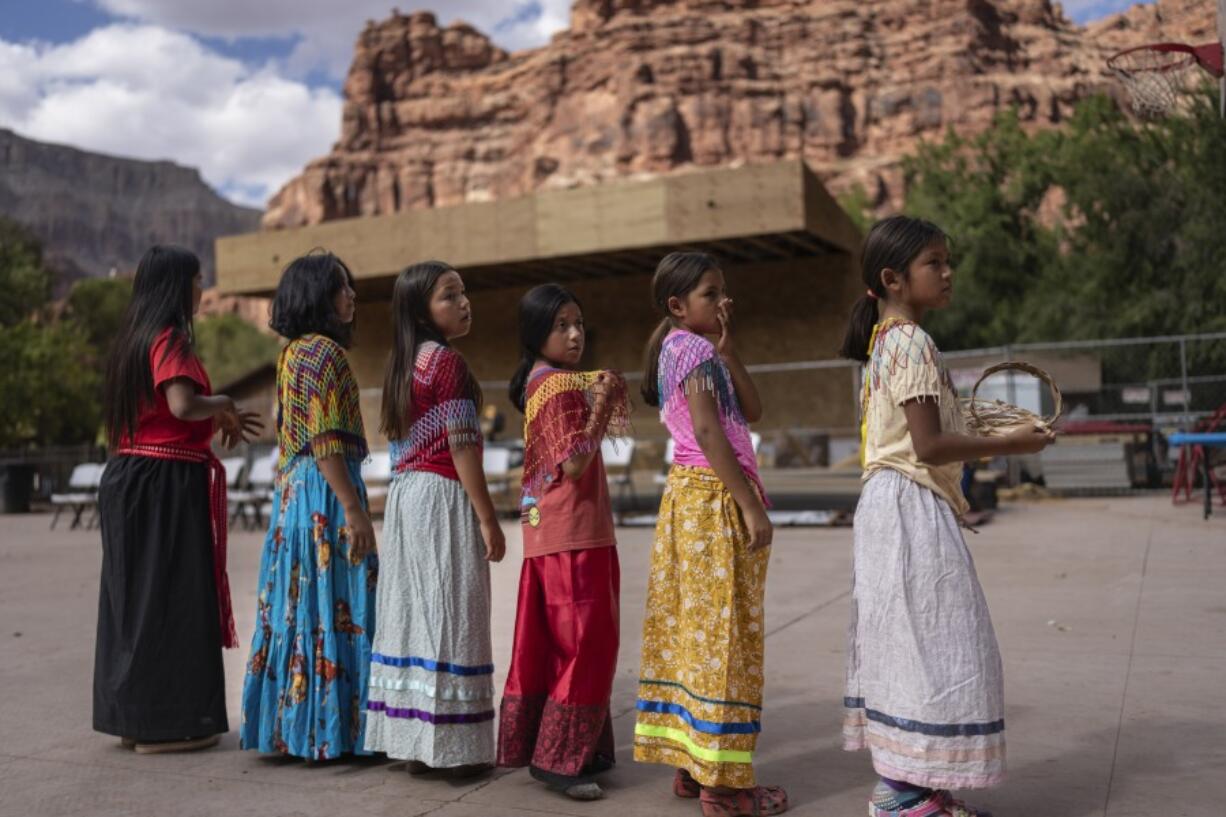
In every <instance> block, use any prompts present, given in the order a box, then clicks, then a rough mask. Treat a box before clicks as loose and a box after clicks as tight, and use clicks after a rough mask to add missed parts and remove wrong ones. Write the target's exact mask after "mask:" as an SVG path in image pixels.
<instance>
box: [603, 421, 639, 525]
mask: <svg viewBox="0 0 1226 817" xmlns="http://www.w3.org/2000/svg"><path fill="white" fill-rule="evenodd" d="M634 447H635V446H634V440H632V439H631V440H610V439H609V438H608V437H606V438H604V439H603V440H601V441H600V457H601V459H603V460H604V469H605V473H606V474H607V475H608V479H609V487H610V488H612V489H613V490H614V491H615V492H616V494H617V498H618V500H619V501H618V513H617V519H618V520H619V521H620V520H621V516H622V514H624V513H625V512H626V510H627V509H629V510H637V509H638V495H637V494H636V493H635V492H634V470H633V466H634ZM627 498H628V501H626V500H627Z"/></svg>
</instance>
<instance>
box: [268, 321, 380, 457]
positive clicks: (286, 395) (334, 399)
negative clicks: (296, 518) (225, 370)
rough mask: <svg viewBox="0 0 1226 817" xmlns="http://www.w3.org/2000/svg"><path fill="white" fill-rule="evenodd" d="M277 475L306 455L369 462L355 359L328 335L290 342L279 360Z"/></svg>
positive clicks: (304, 336) (307, 336)
mask: <svg viewBox="0 0 1226 817" xmlns="http://www.w3.org/2000/svg"><path fill="white" fill-rule="evenodd" d="M276 424H277V448H278V450H279V451H280V455H279V457H278V459H277V471H278V473H283V472H284V471H285V470H286V468H288V467H289V465H290V464H291V463H292V462H293V461H294V460H295V459H296V458H297V457H299V456H301V455H302V454H306V453H308V451H309V453H310V454H311V455H313V456H314V457H315V458H316V459H322V458H324V457H329V456H332V455H334V454H340V455H342V456H344V457H345V458H346V459H356V460H364V459H366V456H367V454H368V453H369V451H368V448H367V445H366V429H365V427H364V426H363V425H362V406H361V394H360V392H359V391H358V384H357V381H356V380H354V378H353V371H352V370H351V369H350V368H349V358H348V357H347V356H346V355H345V350H344V348H343V347H341V345H340V344H339V343H337V342H336V341H334V340H332V339H331V338H329V337H327V336H325V335H303V336H302V337H300V338H295V339H294V340H292V341H290V342H289V344H288V345H286V347H285V348H284V349H282V350H281V355H280V357H279V358H278V359H277V421H276Z"/></svg>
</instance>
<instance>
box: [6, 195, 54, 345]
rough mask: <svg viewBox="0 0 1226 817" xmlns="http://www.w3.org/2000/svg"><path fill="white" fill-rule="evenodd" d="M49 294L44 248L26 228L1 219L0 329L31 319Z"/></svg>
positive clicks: (49, 284)
mask: <svg viewBox="0 0 1226 817" xmlns="http://www.w3.org/2000/svg"><path fill="white" fill-rule="evenodd" d="M50 295H51V275H50V273H49V272H48V271H47V269H46V268H45V267H44V266H43V251H42V245H40V244H39V243H38V240H37V239H36V238H34V236H33V235H31V234H30V232H29V231H28V230H27V229H26V228H25V227H23V226H21V225H20V224H18V223H17V222H15V221H11V220H10V219H7V218H4V217H2V216H0V326H12V325H14V324H16V323H18V322H19V321H22V320H25V319H26V318H28V317H30V316H31V314H32V313H33V312H34V311H35V310H37V309H41V308H42V307H43V306H44V305H45V304H46V303H47V299H48V298H49V297H50Z"/></svg>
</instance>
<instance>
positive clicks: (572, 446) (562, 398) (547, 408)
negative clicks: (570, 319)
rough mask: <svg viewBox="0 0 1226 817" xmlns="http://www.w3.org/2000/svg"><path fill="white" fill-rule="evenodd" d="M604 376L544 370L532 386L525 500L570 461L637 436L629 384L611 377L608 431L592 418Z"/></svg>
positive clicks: (526, 427)
mask: <svg viewBox="0 0 1226 817" xmlns="http://www.w3.org/2000/svg"><path fill="white" fill-rule="evenodd" d="M602 374H604V372H603V371H591V372H572V371H568V370H564V369H544V370H542V371H541V373H540V374H539V375H538V376H536V377H535V378H533V379H531V380H530V381H529V382H528V387H527V390H526V391H527V401H526V403H525V406H524V475H523V496H535V495H537V494H538V493H539V492H540V491H541V490H542V489H543V488H544V486H545V485H546V483H547V482H548V481H549V479H550V477H551V476H552V474H553V473H554V471H555V470H556V469H557V467H558V466H559V465H561V464H562V463H563V462H565V461H566V460H568V459H570V458H571V457H576V456H580V455H583V454H590V453H591V452H593V451H596V450H598V449H599V447H600V441H601V440H602V439H603V438H604V437H606V436H607V437H612V438H624V437H629V436H631V434H633V432H634V429H633V428H632V427H631V424H630V401H629V399H628V396H627V394H626V384H625V381H624V380H622V379H621V378H620V377H616V376H614V377H611V378H610V384H611V386H612V391H611V392H610V394H609V396H608V401H609V407H610V412H609V418H608V421H607V423H605V425H604V427H603V428H600V427H597V426H596V420H595V418H594V417H593V416H592V407H593V405H594V404H595V400H596V394H595V392H594V390H593V389H594V387H595V385H596V382H597V380H598V379H599V377H600V375H602Z"/></svg>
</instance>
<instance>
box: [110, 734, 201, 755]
mask: <svg viewBox="0 0 1226 817" xmlns="http://www.w3.org/2000/svg"><path fill="white" fill-rule="evenodd" d="M220 742H221V735H209V736H208V737H207V738H187V739H185V740H163V741H157V742H155V743H137V744H136V745H135V746H134V747H132V748H133V749H134V750H135V751H136V753H137V754H138V755H160V754H164V753H167V752H194V751H196V750H197V749H208V748H210V747H212V746H216V745H217V744H218V743H220Z"/></svg>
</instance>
